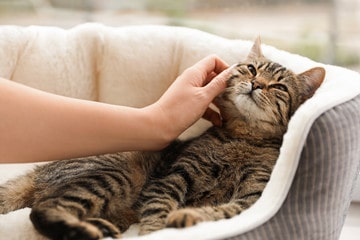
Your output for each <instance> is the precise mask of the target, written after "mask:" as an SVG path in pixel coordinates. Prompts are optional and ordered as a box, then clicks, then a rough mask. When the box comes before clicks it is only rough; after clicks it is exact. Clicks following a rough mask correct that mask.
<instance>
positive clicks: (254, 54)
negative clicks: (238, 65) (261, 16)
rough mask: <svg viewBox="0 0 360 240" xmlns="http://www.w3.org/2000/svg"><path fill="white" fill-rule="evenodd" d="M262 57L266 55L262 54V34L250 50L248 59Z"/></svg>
mask: <svg viewBox="0 0 360 240" xmlns="http://www.w3.org/2000/svg"><path fill="white" fill-rule="evenodd" d="M261 57H264V55H263V54H262V51H261V38H260V36H258V37H257V38H256V39H255V42H254V44H253V46H252V48H251V50H250V53H249V55H248V56H247V59H248V60H253V59H258V58H261Z"/></svg>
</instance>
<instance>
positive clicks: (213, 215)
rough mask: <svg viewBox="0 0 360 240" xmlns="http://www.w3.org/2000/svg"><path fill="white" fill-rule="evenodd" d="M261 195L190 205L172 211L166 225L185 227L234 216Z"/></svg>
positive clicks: (257, 193)
mask: <svg viewBox="0 0 360 240" xmlns="http://www.w3.org/2000/svg"><path fill="white" fill-rule="evenodd" d="M260 195H261V192H256V193H254V194H252V195H247V196H244V197H242V198H240V199H236V200H233V201H231V202H229V203H225V204H221V205H218V206H205V207H199V208H190V207H188V208H183V209H179V210H175V211H172V212H171V213H170V214H169V215H168V217H167V219H166V227H173V228H184V227H190V226H193V225H195V224H197V223H200V222H204V221H217V220H220V219H229V218H232V217H234V216H236V215H238V214H240V213H241V212H243V211H244V210H245V209H247V208H249V207H250V206H251V205H252V204H253V203H254V202H255V201H256V200H257V199H259V197H260Z"/></svg>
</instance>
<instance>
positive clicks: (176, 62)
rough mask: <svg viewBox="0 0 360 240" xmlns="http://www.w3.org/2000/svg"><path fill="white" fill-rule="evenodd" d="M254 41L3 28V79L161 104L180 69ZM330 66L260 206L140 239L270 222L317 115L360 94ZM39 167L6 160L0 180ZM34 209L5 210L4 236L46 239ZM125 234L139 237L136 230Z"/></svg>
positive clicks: (149, 31) (0, 229) (200, 235)
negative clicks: (35, 226)
mask: <svg viewBox="0 0 360 240" xmlns="http://www.w3.org/2000/svg"><path fill="white" fill-rule="evenodd" d="M251 45H252V43H251V42H248V41H241V40H228V39H224V38H220V37H217V36H214V35H210V34H207V33H204V32H200V31H197V30H193V29H186V28H174V27H163V26H140V27H123V28H111V27H106V26H102V25H98V24H85V25H80V26H78V27H75V28H73V29H70V30H63V29H59V28H52V27H28V28H20V27H15V26H2V27H0V60H1V63H2V64H1V65H0V76H1V77H5V78H9V79H12V80H14V81H17V82H21V83H24V84H27V85H30V86H33V87H36V88H39V89H43V90H46V91H50V92H54V93H58V94H63V95H67V96H72V97H78V98H84V99H91V100H98V101H103V102H108V103H114V104H123V105H129V106H136V107H140V106H144V105H147V104H149V103H152V102H154V101H155V100H156V99H157V98H158V97H159V96H160V95H161V93H162V92H164V91H165V90H166V88H167V87H168V86H169V84H170V83H171V82H172V81H173V80H174V79H175V78H176V76H177V75H178V74H179V73H181V72H182V71H183V70H184V69H185V68H186V67H188V66H190V65H191V64H193V63H194V62H196V61H197V60H199V59H201V58H202V57H204V56H206V55H208V54H212V53H215V54H217V55H219V56H220V57H222V58H223V59H225V60H226V61H227V62H228V63H229V64H232V63H235V62H237V61H240V60H242V59H244V57H245V56H246V55H247V53H248V51H249V49H250V47H251ZM263 52H264V55H265V56H267V57H268V58H270V59H272V60H274V61H277V62H279V63H281V64H283V65H285V66H287V67H288V68H290V69H292V70H294V71H295V72H302V71H304V70H307V69H308V68H310V67H314V66H321V65H322V64H320V63H316V62H313V61H311V60H309V59H307V58H304V57H301V56H298V55H293V54H290V53H287V52H284V51H281V50H277V49H275V48H273V47H270V46H263ZM324 67H325V68H326V71H327V74H326V80H325V82H324V84H323V85H322V86H321V88H320V89H319V90H318V91H317V93H316V94H315V96H314V97H313V98H312V99H310V100H309V101H307V102H306V103H305V104H304V105H303V106H302V107H301V108H300V109H299V110H298V111H297V112H296V114H295V115H294V116H293V118H292V120H291V122H290V125H289V130H288V132H287V133H286V136H285V138H284V143H283V146H282V148H281V153H280V156H279V159H278V162H277V164H276V166H275V168H274V170H273V174H272V177H271V179H270V182H269V183H268V185H267V187H266V189H265V190H264V193H263V195H262V197H261V198H260V200H259V201H258V202H256V204H255V205H254V206H252V207H251V208H250V209H248V210H247V211H245V212H244V213H242V214H241V215H239V216H237V217H234V218H232V219H228V220H222V221H218V222H208V223H202V224H199V225H197V226H195V227H192V228H188V229H183V230H175V229H164V230H161V231H158V232H155V233H153V234H150V235H148V236H144V237H139V239H156V240H159V239H219V238H225V237H230V236H234V235H238V234H241V233H243V232H246V231H249V230H251V229H254V228H256V227H257V226H259V225H261V224H262V223H264V222H266V221H267V220H268V219H270V218H271V217H272V216H273V215H274V214H275V213H276V212H277V211H278V209H279V208H280V207H281V205H282V203H283V201H284V199H285V197H286V195H287V192H288V190H289V188H290V186H291V183H292V179H293V177H294V174H295V171H296V168H297V165H298V160H299V156H300V153H301V150H302V147H303V144H304V141H305V139H306V136H307V133H308V131H309V129H310V127H311V125H312V123H313V122H314V120H315V119H316V118H317V117H318V116H319V115H320V114H321V113H323V112H325V111H326V110H328V109H330V108H332V107H333V106H336V105H338V104H340V103H343V102H345V101H347V100H350V99H352V98H353V97H355V96H356V95H358V94H360V75H359V74H357V73H355V72H352V71H349V70H346V69H344V68H339V67H335V66H328V65H327V66H324ZM204 127H206V124H205V123H204V122H201V121H200V122H199V123H197V124H196V125H195V126H194V127H193V128H192V129H191V130H190V131H188V132H187V133H186V134H184V137H186V136H188V135H193V134H196V133H197V132H199V131H202V129H203V128H204ZM0 157H1V155H0ZM33 166H34V165H33V164H3V165H0V183H1V182H4V181H6V180H7V179H9V178H11V177H14V176H16V175H17V174H21V173H23V172H25V171H26V170H27V169H30V168H32V167H33ZM28 214H29V209H21V210H18V211H15V212H12V213H9V214H6V215H0V239H9V240H11V239H42V237H41V236H40V235H38V234H37V233H36V232H35V231H34V230H33V228H32V226H31V223H30V221H29V219H28ZM126 236H128V237H129V236H131V237H134V236H136V228H135V230H130V233H127V235H125V237H126ZM135 238H136V239H137V237H135ZM132 239H133V238H132Z"/></svg>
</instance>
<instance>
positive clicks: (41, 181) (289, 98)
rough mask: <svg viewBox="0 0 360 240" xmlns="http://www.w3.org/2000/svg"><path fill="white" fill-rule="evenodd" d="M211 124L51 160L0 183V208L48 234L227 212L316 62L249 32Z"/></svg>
mask: <svg viewBox="0 0 360 240" xmlns="http://www.w3.org/2000/svg"><path fill="white" fill-rule="evenodd" d="M231 71H232V72H231V76H230V77H229V79H228V80H227V87H226V89H225V90H224V91H223V93H221V94H220V95H219V96H217V98H216V99H215V104H216V106H218V108H219V111H220V113H221V116H222V119H223V124H222V126H221V127H218V126H212V127H210V128H209V129H208V130H207V131H205V132H204V133H203V134H201V135H200V136H198V137H195V138H193V139H190V140H187V141H183V142H182V141H179V140H177V141H174V142H173V143H172V144H170V145H169V146H168V147H167V148H166V149H164V150H163V151H160V152H124V153H114V154H105V155H101V156H92V157H86V158H79V159H71V160H63V161H54V162H51V163H48V164H45V165H41V166H38V167H36V168H35V169H34V170H33V171H31V172H29V173H27V174H25V175H23V176H20V177H18V178H15V179H13V180H9V181H8V182H7V183H5V184H3V185H2V186H0V213H2V214H4V213H7V212H10V211H13V210H16V209H19V208H24V207H31V208H32V210H31V213H30V219H31V221H32V223H33V225H34V227H35V228H36V229H37V230H38V232H40V233H41V234H43V235H45V236H47V237H48V238H50V239H78V240H79V239H99V238H102V237H108V236H109V237H115V238H118V237H121V232H124V231H125V230H126V229H127V228H128V227H129V226H130V225H131V224H133V223H139V225H140V234H141V235H143V234H148V233H151V232H153V231H156V230H160V229H163V228H165V227H174V228H183V227H189V226H193V225H195V224H197V223H199V222H203V221H216V220H219V219H227V218H231V217H233V216H235V215H238V214H240V213H241V212H242V211H244V210H245V209H247V208H249V207H250V206H251V205H252V204H253V203H255V202H256V201H257V200H258V199H259V198H260V196H261V194H262V192H263V190H264V188H265V186H266V184H267V182H268V181H269V179H270V176H271V172H272V169H273V167H274V165H275V163H276V160H277V158H278V155H279V151H280V147H281V144H282V139H283V135H284V133H285V132H286V130H287V126H288V123H289V120H290V118H291V116H292V115H293V114H294V112H295V111H296V109H297V108H298V107H299V106H300V105H301V104H302V103H303V102H304V101H306V100H307V99H308V98H310V97H311V96H312V95H313V94H314V93H315V91H316V90H317V89H318V88H319V86H320V85H321V83H322V82H323V80H324V77H325V70H324V68H321V67H315V68H312V69H310V70H308V71H305V72H303V73H301V74H295V73H293V72H292V71H291V70H288V69H286V68H285V67H283V66H281V65H280V64H278V63H275V62H273V61H270V60H268V59H267V58H265V57H264V56H263V54H262V51H261V42H260V39H259V38H258V39H257V40H256V41H255V43H254V45H253V46H252V48H251V51H250V53H249V55H248V57H247V58H246V59H245V61H243V62H241V63H239V64H237V65H235V66H233V67H232V69H231Z"/></svg>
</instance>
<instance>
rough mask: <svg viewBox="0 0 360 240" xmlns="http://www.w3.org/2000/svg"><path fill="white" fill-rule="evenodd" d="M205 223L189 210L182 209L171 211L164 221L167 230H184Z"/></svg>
mask: <svg viewBox="0 0 360 240" xmlns="http://www.w3.org/2000/svg"><path fill="white" fill-rule="evenodd" d="M203 221H205V218H204V217H203V216H202V215H201V213H199V212H198V211H196V210H195V209H191V208H184V209H179V210H176V211H173V212H171V213H170V214H169V216H168V217H167V219H166V227H168V228H185V227H191V226H194V225H195V224H197V223H199V222H203Z"/></svg>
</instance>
